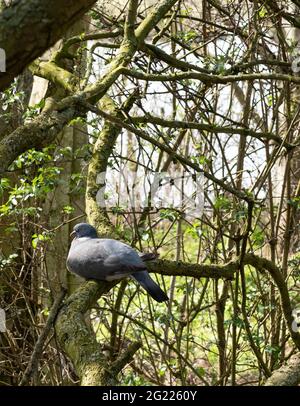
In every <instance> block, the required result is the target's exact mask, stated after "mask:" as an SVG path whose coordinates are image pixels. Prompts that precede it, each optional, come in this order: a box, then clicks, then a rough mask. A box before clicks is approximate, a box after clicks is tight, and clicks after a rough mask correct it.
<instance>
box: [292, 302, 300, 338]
mask: <svg viewBox="0 0 300 406" xmlns="http://www.w3.org/2000/svg"><path fill="white" fill-rule="evenodd" d="M292 317H293V322H292V330H293V331H294V332H295V333H300V307H299V308H297V309H294V310H293V312H292Z"/></svg>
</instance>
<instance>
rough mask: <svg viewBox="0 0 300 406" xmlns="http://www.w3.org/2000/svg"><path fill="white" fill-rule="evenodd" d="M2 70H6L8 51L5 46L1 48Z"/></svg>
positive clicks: (0, 60) (0, 67)
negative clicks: (6, 51)
mask: <svg viewBox="0 0 300 406" xmlns="http://www.w3.org/2000/svg"><path fill="white" fill-rule="evenodd" d="M0 72H2V73H3V72H6V53H5V51H4V49H3V48H0Z"/></svg>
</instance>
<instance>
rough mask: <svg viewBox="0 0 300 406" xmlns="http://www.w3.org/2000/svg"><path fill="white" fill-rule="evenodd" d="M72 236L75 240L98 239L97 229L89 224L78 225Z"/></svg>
mask: <svg viewBox="0 0 300 406" xmlns="http://www.w3.org/2000/svg"><path fill="white" fill-rule="evenodd" d="M71 236H74V237H75V238H82V237H88V238H97V237H98V235H97V231H96V229H95V228H94V227H93V226H91V225H90V224H87V223H79V224H76V226H75V227H74V228H73V231H72V233H71Z"/></svg>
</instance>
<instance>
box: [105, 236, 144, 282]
mask: <svg viewBox="0 0 300 406" xmlns="http://www.w3.org/2000/svg"><path fill="white" fill-rule="evenodd" d="M102 245H103V247H104V249H105V250H106V252H108V253H109V255H108V256H107V257H106V258H105V260H104V267H105V269H106V272H107V280H113V279H119V278H122V277H126V276H129V275H131V274H132V273H133V272H137V271H141V270H144V269H145V264H144V263H143V260H142V259H141V258H140V257H139V255H138V253H137V252H136V251H135V250H134V249H132V248H131V247H130V246H129V245H126V244H123V243H121V242H120V241H116V240H109V239H107V240H102Z"/></svg>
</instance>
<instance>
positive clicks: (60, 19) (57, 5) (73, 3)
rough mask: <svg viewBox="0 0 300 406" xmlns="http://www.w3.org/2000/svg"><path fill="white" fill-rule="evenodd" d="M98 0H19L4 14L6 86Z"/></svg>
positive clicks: (1, 78) (0, 21)
mask: <svg viewBox="0 0 300 406" xmlns="http://www.w3.org/2000/svg"><path fill="white" fill-rule="evenodd" d="M95 2H96V1H95V0H67V1H61V0H16V1H15V2H14V3H13V4H12V5H11V6H10V7H8V8H5V9H4V10H3V11H2V13H1V14H0V48H2V50H4V52H5V55H6V61H5V62H6V63H5V65H6V72H4V73H1V74H0V90H3V89H5V88H6V87H7V86H9V84H10V83H11V82H12V81H13V79H14V78H15V77H16V76H17V75H19V74H20V73H21V72H22V71H23V69H24V68H25V67H26V66H27V65H28V64H29V63H30V62H32V61H33V60H34V59H36V58H37V57H39V56H41V55H42V54H43V53H44V52H45V51H46V50H47V49H48V48H50V47H51V46H52V45H53V44H55V42H56V41H58V40H59V39H60V38H61V37H62V35H63V33H64V32H65V31H66V30H67V29H68V28H69V27H70V26H71V25H72V24H73V23H74V22H75V21H76V20H78V19H79V18H80V17H81V16H82V15H83V14H84V13H85V12H86V11H87V10H89V8H90V7H91V6H92V5H93V4H94V3H95Z"/></svg>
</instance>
